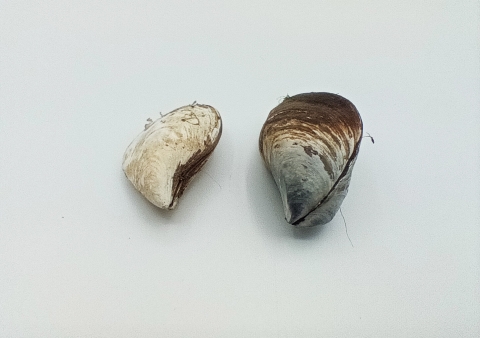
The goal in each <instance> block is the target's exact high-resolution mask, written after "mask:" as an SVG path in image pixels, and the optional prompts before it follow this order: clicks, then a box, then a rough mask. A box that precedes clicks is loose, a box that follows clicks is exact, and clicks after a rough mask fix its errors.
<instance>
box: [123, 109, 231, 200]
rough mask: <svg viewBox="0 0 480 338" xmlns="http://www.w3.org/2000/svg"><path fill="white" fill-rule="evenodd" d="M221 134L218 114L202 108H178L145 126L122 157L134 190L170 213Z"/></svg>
mask: <svg viewBox="0 0 480 338" xmlns="http://www.w3.org/2000/svg"><path fill="white" fill-rule="evenodd" d="M221 134H222V119H221V117H220V114H219V113H218V111H217V110H216V109H215V108H213V107H211V106H209V105H203V104H193V105H188V106H184V107H180V108H178V109H176V110H174V111H172V112H170V113H168V114H166V115H164V116H162V117H161V118H159V119H157V120H156V121H152V122H151V123H150V124H147V125H146V126H145V130H144V131H142V132H141V133H140V134H139V135H138V136H137V137H136V138H135V139H134V140H133V141H132V143H131V144H130V145H129V146H128V148H127V150H126V151H125V154H124V156H123V166H122V167H123V171H124V172H125V175H126V176H127V178H128V179H129V180H130V182H132V184H133V185H134V186H135V188H136V189H137V190H138V191H140V192H141V193H142V195H143V196H145V197H146V198H147V199H148V200H149V201H150V202H151V203H153V204H154V205H156V206H157V207H159V208H162V209H174V208H175V206H176V205H177V203H178V198H179V197H180V196H181V195H182V194H183V191H184V190H185V188H186V187H187V185H188V183H189V182H190V181H191V180H192V179H193V177H194V176H195V174H196V173H198V171H199V170H200V169H201V168H202V167H203V166H204V164H205V163H206V161H207V159H208V158H209V156H210V155H211V153H212V152H213V150H214V149H215V147H216V146H217V144H218V141H219V140H220V136H221Z"/></svg>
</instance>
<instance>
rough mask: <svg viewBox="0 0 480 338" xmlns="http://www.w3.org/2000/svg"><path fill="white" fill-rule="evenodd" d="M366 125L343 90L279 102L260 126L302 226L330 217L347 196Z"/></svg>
mask: <svg viewBox="0 0 480 338" xmlns="http://www.w3.org/2000/svg"><path fill="white" fill-rule="evenodd" d="M362 134H363V125H362V120H361V118H360V115H359V113H358V111H357V109H356V108H355V106H354V105H353V104H352V103H351V102H350V101H349V100H347V99H345V98H344V97H342V96H340V95H336V94H331V93H305V94H298V95H295V96H292V97H287V98H285V99H284V100H283V102H282V103H280V104H279V105H278V106H277V107H275V108H274V109H273V110H272V111H271V112H270V114H269V115H268V118H267V120H266V122H265V124H264V125H263V128H262V130H261V132H260V153H261V155H262V157H263V159H264V161H265V164H266V166H267V168H268V169H269V170H270V172H271V173H272V176H273V178H274V180H275V183H276V184H277V187H278V189H279V191H280V195H281V198H282V202H283V207H284V212H285V218H286V220H287V222H288V223H291V224H293V225H295V226H298V227H311V226H316V225H322V224H325V223H328V222H330V221H331V220H332V218H333V217H334V216H335V214H336V213H337V211H338V209H339V208H340V205H341V204H342V202H343V199H344V198H345V196H346V194H347V191H348V186H349V183H350V178H351V175H352V169H353V166H354V164H355V160H356V158H357V155H358V151H359V147H360V142H361V139H362Z"/></svg>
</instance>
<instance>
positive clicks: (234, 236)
mask: <svg viewBox="0 0 480 338" xmlns="http://www.w3.org/2000/svg"><path fill="white" fill-rule="evenodd" d="M479 22H480V10H479V4H478V1H473V0H472V1H456V0H452V1H417V0H414V1H413V0H412V1H405V0H401V1H400V0H399V1H318V0H315V1H306V0H297V1H267V0H256V1H250V0H242V1H235V2H234V1H213V0H211V1H179V0H175V1H173V0H172V1H130V2H128V1H98V0H95V1H85V0H83V1H0V202H1V203H0V336H1V337H479V336H480V170H479V168H480V142H479V139H480V137H479V132H480V127H479V126H480V61H479V55H480V54H479V53H480V29H479V28H480V26H479ZM311 91H328V92H333V93H338V94H340V95H342V96H344V97H346V98H348V99H349V100H351V101H352V102H353V103H354V104H355V105H356V106H357V108H358V110H359V111H360V113H361V115H362V118H363V121H364V130H365V132H368V133H370V134H371V135H372V136H373V137H374V138H375V144H372V143H371V142H370V140H369V139H367V138H365V139H364V140H363V143H362V146H361V149H360V154H359V157H358V161H357V164H356V167H355V169H354V171H353V177H352V182H351V185H350V191H349V195H348V196H347V198H346V199H345V201H344V203H343V206H342V210H343V213H344V216H345V219H346V223H347V227H348V233H349V235H350V238H351V240H352V242H353V245H354V247H352V246H351V245H350V242H349V241H348V238H347V236H346V233H345V226H344V223H343V220H342V218H341V216H340V215H339V214H338V215H337V216H336V217H335V219H334V220H333V221H332V222H331V223H329V224H327V225H325V226H323V227H319V228H316V229H309V230H301V231H299V230H295V229H293V228H292V227H291V226H290V225H288V224H287V223H286V222H285V221H284V215H283V211H282V206H281V201H280V197H279V194H278V192H277V190H276V187H275V184H274V182H273V180H272V179H271V178H270V175H269V173H268V172H267V170H266V169H265V168H264V166H263V163H262V160H261V157H260V155H259V152H258V135H259V132H260V128H261V126H262V124H263V122H264V121H265V119H266V116H267V115H268V112H269V111H270V110H271V109H272V108H273V107H275V106H276V105H277V104H278V103H279V102H280V101H281V98H282V97H283V96H285V95H287V94H289V95H294V94H298V93H302V92H311ZM194 100H196V101H197V102H199V103H206V104H210V105H213V106H214V107H216V108H217V109H218V110H219V111H220V113H221V114H222V117H223V122H224V133H223V136H222V139H221V140H220V143H219V145H218V147H217V149H216V151H215V152H214V154H213V156H212V157H211V158H210V160H209V162H208V163H207V165H206V166H205V167H204V169H203V171H202V172H201V173H200V174H199V175H198V176H197V177H196V179H195V180H194V182H192V184H191V185H190V186H189V188H187V190H186V192H185V194H184V196H183V197H182V198H181V200H180V203H179V205H178V208H177V209H176V210H175V211H173V212H166V211H162V210H159V209H157V208H155V207H154V206H152V205H151V204H149V203H148V202H147V201H146V200H145V199H144V198H143V197H142V196H141V195H140V194H139V193H137V192H136V191H135V190H134V189H133V187H132V186H131V184H130V183H129V182H128V180H127V179H126V178H125V176H124V174H123V172H122V170H121V161H122V156H123V152H124V150H125V148H126V147H127V145H128V144H129V143H130V142H131V140H132V139H133V138H134V137H135V136H136V135H137V134H138V133H139V132H140V131H141V130H142V129H143V126H144V124H145V122H146V119H147V118H149V117H151V118H157V117H159V116H160V115H159V112H160V111H162V112H163V113H167V112H169V111H171V110H173V109H175V108H178V107H180V106H183V105H186V104H189V103H191V102H193V101H194Z"/></svg>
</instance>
